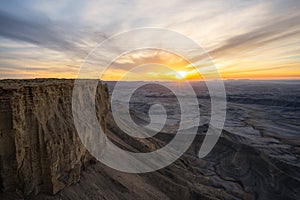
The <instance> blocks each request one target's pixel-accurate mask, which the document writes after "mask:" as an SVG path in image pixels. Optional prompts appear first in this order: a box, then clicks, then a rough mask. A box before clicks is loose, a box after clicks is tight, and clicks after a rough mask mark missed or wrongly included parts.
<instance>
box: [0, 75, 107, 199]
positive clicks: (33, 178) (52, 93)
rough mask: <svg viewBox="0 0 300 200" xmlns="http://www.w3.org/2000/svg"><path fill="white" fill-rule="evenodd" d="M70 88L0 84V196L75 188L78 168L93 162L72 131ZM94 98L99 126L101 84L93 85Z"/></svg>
mask: <svg viewBox="0 0 300 200" xmlns="http://www.w3.org/2000/svg"><path fill="white" fill-rule="evenodd" d="M73 85H74V81H73V80H59V79H35V80H23V81H21V80H3V81H1V82H0V102H1V104H0V106H1V107H0V177H1V179H0V186H1V190H2V191H8V192H13V193H17V194H18V195H19V196H28V195H30V194H38V193H39V192H44V193H49V194H55V193H57V192H58V191H60V190H61V189H63V188H65V187H66V186H69V185H71V184H74V183H77V182H78V181H79V179H80V173H81V171H82V169H83V168H85V166H87V165H88V164H89V163H90V162H93V160H94V159H93V158H92V156H90V155H89V153H88V151H87V150H86V148H85V147H84V146H83V145H82V144H81V141H80V138H79V137H78V136H77V133H76V130H75V127H74V122H73V118H72V109H71V101H72V90H73ZM97 93H98V96H99V97H101V98H96V101H97V103H96V105H97V107H98V109H97V110H98V111H99V112H98V115H99V116H98V119H100V124H101V125H102V126H105V123H104V122H103V119H104V118H105V113H106V112H107V111H108V108H109V101H108V99H109V97H108V92H107V87H106V85H102V84H101V83H99V85H98V89H97ZM101 120H102V121H101Z"/></svg>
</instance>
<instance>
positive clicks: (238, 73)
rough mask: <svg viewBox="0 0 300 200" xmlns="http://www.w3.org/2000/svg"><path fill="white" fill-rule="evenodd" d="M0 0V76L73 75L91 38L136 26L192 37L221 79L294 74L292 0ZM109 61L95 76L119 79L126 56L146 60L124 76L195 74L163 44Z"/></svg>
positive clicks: (296, 34) (297, 18)
mask: <svg viewBox="0 0 300 200" xmlns="http://www.w3.org/2000/svg"><path fill="white" fill-rule="evenodd" d="M0 4H1V6H0V52H1V53H0V71H1V73H0V79H6V78H20V79H21V78H49V77H51V78H52V77H53V78H76V77H77V74H78V72H79V69H80V66H81V65H82V63H83V62H84V60H85V58H86V57H87V55H88V54H89V53H90V52H91V51H92V50H93V49H94V48H95V47H96V46H97V45H98V44H99V43H101V42H103V41H104V40H106V39H107V38H109V37H111V36H113V35H115V34H119V33H122V32H124V31H129V30H132V29H137V28H144V27H155V28H162V29H168V30H172V31H175V32H178V33H180V34H182V35H185V36H186V37H188V38H190V39H192V40H193V41H195V42H196V43H197V44H199V45H200V46H201V47H202V48H203V49H204V50H205V52H207V55H209V58H210V59H211V61H212V62H213V63H214V65H215V67H216V68H217V70H218V72H219V74H220V76H221V78H222V79H225V80H226V79H254V80H257V79H258V80H269V79H284V80H289V79H300V23H299V22H300V12H299V10H300V1H299V0H270V1H265V0H243V1H241V0H240V1H238V0H227V1H223V0H202V1H201V0H199V1H196V0H164V1H158V0H152V1H146V0H130V1H128V0H101V1H93V0H91V1H78V0H73V1H71V0H59V1H44V0H40V1H35V0H28V1H22V0H19V1H18V0H10V1H1V3H0ZM124 59H125V60H126V62H118V61H122V60H124ZM199 59H201V58H199ZM116 61H117V62H116V63H117V64H116V65H114V66H111V67H110V68H108V70H106V72H105V73H104V74H103V76H102V77H101V79H104V80H119V79H120V77H122V76H123V75H124V74H125V73H126V72H127V71H128V69H127V68H126V65H127V63H130V64H132V63H134V64H137V65H144V66H146V67H144V69H142V68H139V69H137V70H136V72H135V74H133V75H132V76H130V75H129V79H132V80H139V79H141V80H181V79H183V78H186V79H191V80H198V79H201V77H199V75H197V74H196V73H195V71H193V70H192V69H190V68H189V67H188V66H189V63H188V62H186V60H184V59H182V58H181V57H180V55H174V54H172V53H170V52H164V51H154V50H143V51H135V52H129V53H128V54H126V55H121V56H120V57H118V58H116ZM118 63H119V64H118ZM120 63H122V65H121V64H120ZM99 65H101V64H99ZM162 65H164V67H162ZM124 66H125V67H124ZM168 66H171V67H173V69H175V71H176V73H173V71H172V70H168ZM136 73H138V74H139V75H138V76H137V75H136Z"/></svg>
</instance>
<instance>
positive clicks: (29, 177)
mask: <svg viewBox="0 0 300 200" xmlns="http://www.w3.org/2000/svg"><path fill="white" fill-rule="evenodd" d="M73 84H74V80H59V79H36V80H4V81H1V82H0V101H1V104H0V105H1V108H0V109H1V112H0V175H1V179H0V186H1V192H0V199H24V198H26V199H64V200H67V199H214V200H215V199H272V200H276V199H295V200H296V199H300V174H299V172H300V166H299V165H300V164H299V163H300V162H299V153H297V152H294V153H293V152H291V151H290V147H288V146H286V145H278V144H275V143H274V142H272V141H270V144H268V145H269V146H268V148H267V147H266V146H265V144H266V143H260V142H259V141H257V142H255V141H252V140H249V138H247V137H245V136H242V135H240V134H234V133H230V132H228V131H223V133H222V136H221V138H220V139H219V141H218V143H217V145H216V146H215V148H214V149H213V151H212V152H211V153H210V154H209V156H207V157H205V158H204V159H199V158H198V157H197V152H198V150H199V147H200V145H201V144H202V141H203V138H204V134H203V133H205V132H206V130H207V125H204V126H201V127H199V129H198V133H199V134H198V135H197V136H196V138H195V140H194V142H193V144H192V145H191V147H190V148H189V150H188V151H187V152H186V153H185V154H184V155H183V156H182V157H181V158H180V159H178V160H177V161H176V162H174V163H173V164H171V165H170V166H168V167H166V168H163V169H161V170H158V171H155V172H151V173H144V174H129V173H123V172H118V171H116V170H113V169H111V168H109V167H107V166H105V165H103V164H101V163H99V162H97V161H95V160H94V159H93V157H92V156H90V154H89V153H88V152H87V150H86V149H85V148H84V147H83V146H82V144H81V142H80V139H79V138H78V136H77V133H76V130H75V127H74V122H73V118H72V111H71V97H72V89H73ZM97 93H98V95H97V98H96V102H97V103H96V105H97V110H98V113H97V114H98V119H99V122H100V124H101V126H102V127H103V128H104V129H105V130H106V134H107V136H108V138H109V139H110V140H112V141H113V142H114V143H115V144H117V145H118V146H119V147H121V148H123V149H128V150H130V151H133V152H148V151H153V150H155V149H157V148H160V147H162V146H163V145H165V144H166V143H167V142H168V141H170V140H171V139H172V138H173V135H171V134H168V133H159V134H157V135H156V136H155V137H153V138H151V139H137V138H132V137H129V136H128V135H126V134H125V133H124V132H122V131H121V130H120V129H119V128H118V127H117V126H116V125H115V122H114V121H113V118H112V116H111V113H110V112H109V96H108V91H107V87H106V86H105V85H103V84H101V83H100V82H99V85H98V90H97ZM297 144H298V142H294V146H297ZM293 149H294V148H293Z"/></svg>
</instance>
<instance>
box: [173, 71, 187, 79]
mask: <svg viewBox="0 0 300 200" xmlns="http://www.w3.org/2000/svg"><path fill="white" fill-rule="evenodd" d="M186 75H187V72H186V71H178V72H176V79H184V78H185V77H186Z"/></svg>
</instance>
